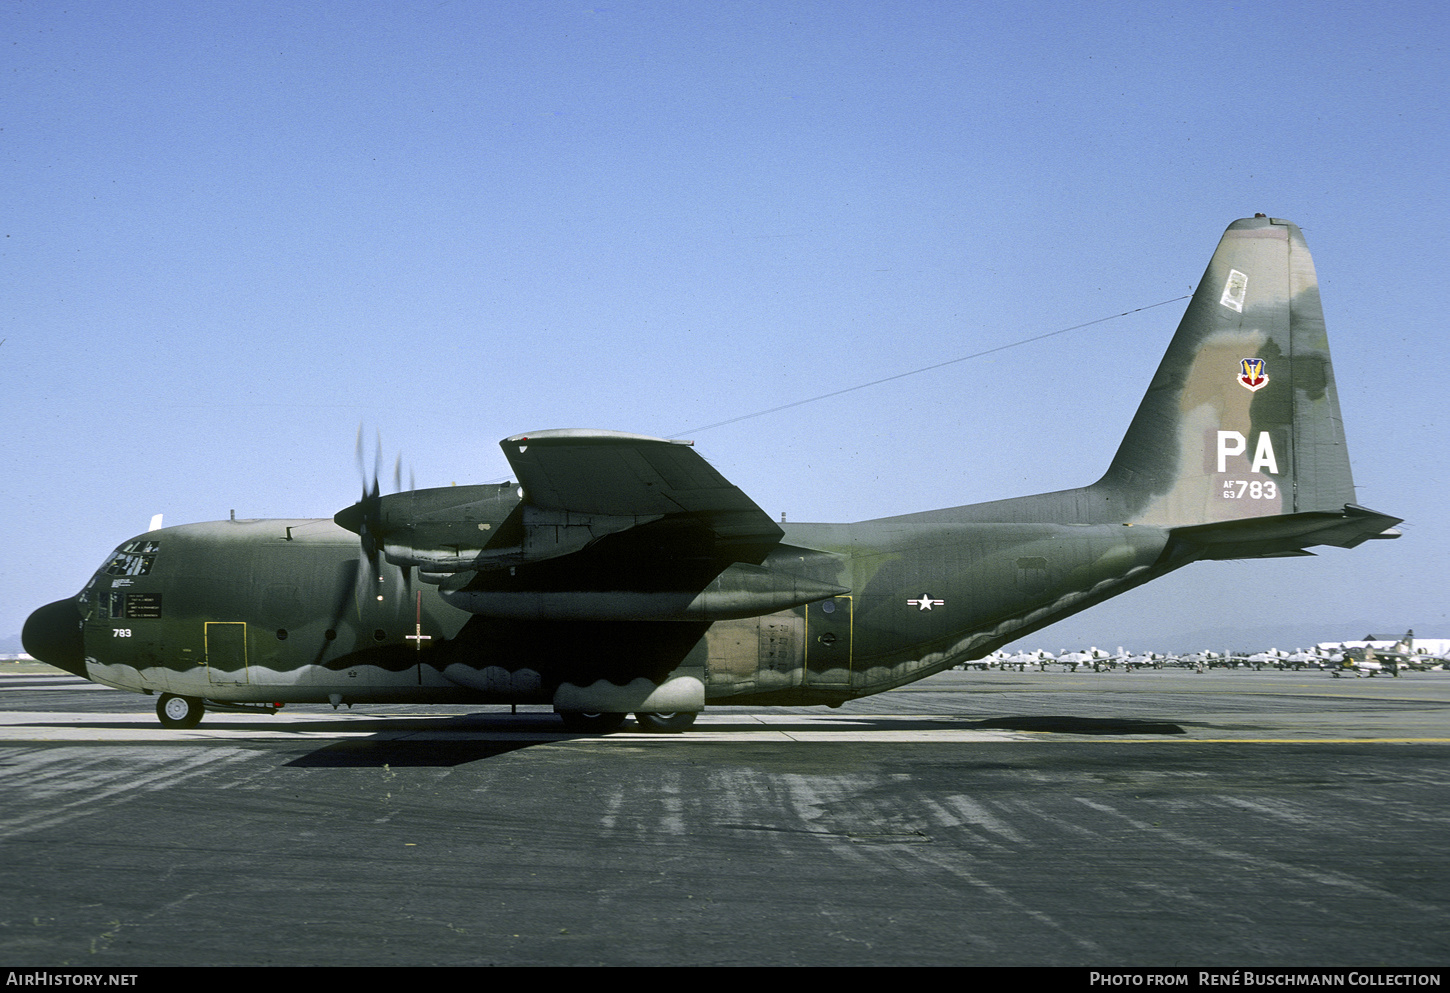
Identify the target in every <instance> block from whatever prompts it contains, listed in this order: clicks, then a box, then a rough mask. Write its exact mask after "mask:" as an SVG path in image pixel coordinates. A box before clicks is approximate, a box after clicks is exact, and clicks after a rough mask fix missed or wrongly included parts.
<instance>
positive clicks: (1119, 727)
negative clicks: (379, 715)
mask: <svg viewBox="0 0 1450 993" xmlns="http://www.w3.org/2000/svg"><path fill="white" fill-rule="evenodd" d="M369 723H371V722H369ZM379 723H380V724H382V725H386V724H388V722H387V720H386V719H380V720H379ZM841 724H842V727H841V730H843V731H844V730H847V729H849V730H851V731H854V732H858V733H859V732H863V731H865V732H867V733H869V732H870V731H871V730H879V731H894V732H902V731H940V730H946V729H950V730H983V731H1035V732H1042V733H1049V734H1054V733H1055V734H1079V735H1123V734H1153V735H1171V734H1184V733H1186V732H1185V731H1184V729H1183V727H1182V726H1180V725H1178V724H1172V723H1168V722H1164V721H1139V720H1129V719H1125V718H1115V717H1071V716H1055V717H1000V718H993V719H991V720H985V721H962V720H960V719H957V718H949V717H932V718H925V717H924V718H920V719H912V720H904V721H903V720H902V719H900V718H892V719H890V720H882V719H874V718H871V717H849V718H848V717H844V716H843V717H842V718H841ZM710 727H711V729H712V730H715V731H729V730H732V729H733V730H740V731H760V730H771V731H779V732H782V733H789V732H792V731H795V732H801V731H812V732H816V733H820V732H822V731H829V730H830V725H829V723H827V724H822V723H821V722H819V721H810V722H805V721H802V722H800V723H794V722H772V723H770V724H769V725H764V726H762V725H760V724H757V723H755V722H753V721H752V722H744V721H742V722H741V723H739V724H735V725H732V724H719V723H716V724H711V725H710ZM347 729H348V730H349V731H357V730H360V728H359V727H358V725H357V724H356V723H351V722H350V723H349V724H348V725H347ZM308 730H312V731H317V730H323V728H321V727H319V726H318V725H316V724H314V725H310V726H309V728H308ZM417 730H419V731H427V732H430V733H431V736H430V737H428V738H426V739H410V738H398V737H392V736H391V735H395V734H396V733H397V727H396V725H395V724H394V725H393V726H391V727H380V728H378V731H379V733H380V734H382V735H385V736H387V737H378V738H370V739H369V738H362V739H353V740H349V741H342V742H335V743H333V744H330V745H327V746H325V747H323V748H320V749H318V750H317V751H315V752H310V753H308V754H307V755H304V756H301V757H299V758H296V759H294V760H292V761H291V762H288V763H287V765H289V766H292V767H297V768H339V767H381V766H383V765H388V766H395V767H400V768H401V767H407V766H454V765H463V764H466V763H469V762H476V761H480V760H482V759H490V758H494V757H496V756H498V755H504V754H507V753H509V752H514V751H518V750H520V749H523V748H529V747H532V746H535V745H544V744H553V743H557V742H560V741H569V740H575V739H580V738H586V739H587V738H590V737H595V736H592V735H579V734H568V733H565V732H562V731H559V730H558V727H557V722H556V721H555V720H554V719H553V717H552V716H551V715H547V714H538V715H507V716H502V717H501V716H500V715H493V714H468V715H462V716H458V717H450V718H443V719H440V720H438V721H429V722H427V727H426V728H418V729H417ZM449 732H456V733H459V735H460V736H459V737H456V738H454V737H450V736H449ZM687 733H688V732H687ZM464 734H467V735H469V736H468V737H463V736H462V735H464ZM479 734H483V735H499V734H507V735H509V737H508V738H506V739H505V738H497V737H487V738H479V737H474V736H475V735H479ZM513 735H527V737H518V738H515V737H513ZM534 735H540V737H534ZM655 737H656V738H657V739H658V740H660V741H661V742H662V743H665V742H668V741H670V740H671V739H673V738H674V736H673V735H657V736H655Z"/></svg>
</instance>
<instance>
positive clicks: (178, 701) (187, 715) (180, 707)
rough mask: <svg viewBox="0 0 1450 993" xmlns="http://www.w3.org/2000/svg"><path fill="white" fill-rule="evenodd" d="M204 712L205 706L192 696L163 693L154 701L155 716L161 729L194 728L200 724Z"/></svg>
mask: <svg viewBox="0 0 1450 993" xmlns="http://www.w3.org/2000/svg"><path fill="white" fill-rule="evenodd" d="M205 711H206V705H205V704H203V703H202V701H200V700H198V699H197V698H196V697H194V696H177V695H176V694H175V693H163V694H161V699H160V700H157V701H156V716H157V717H159V718H160V719H161V726H162V727H167V728H179V729H183V730H184V729H186V728H194V727H196V726H197V725H198V724H200V723H201V715H202V714H203V713H204V712H205Z"/></svg>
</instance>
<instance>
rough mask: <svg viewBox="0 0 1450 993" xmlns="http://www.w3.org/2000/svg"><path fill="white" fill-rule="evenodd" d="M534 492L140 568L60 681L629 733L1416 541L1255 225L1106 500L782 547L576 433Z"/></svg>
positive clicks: (714, 500)
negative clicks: (1178, 582)
mask: <svg viewBox="0 0 1450 993" xmlns="http://www.w3.org/2000/svg"><path fill="white" fill-rule="evenodd" d="M501 444H502V446H503V451H504V454H505V456H507V458H508V460H509V462H510V464H511V465H512V467H513V470H514V472H515V473H516V475H517V477H518V482H517V484H514V483H506V484H502V485H481V486H458V487H446V488H439V489H422V490H412V491H408V492H400V493H394V494H389V495H382V494H381V493H380V492H379V490H378V487H377V485H376V482H374V485H373V486H372V488H371V490H370V491H365V493H364V495H363V498H362V499H361V500H360V501H359V502H358V503H356V504H354V505H353V506H351V507H348V508H346V509H345V510H342V511H341V512H339V513H338V514H337V515H336V517H335V518H333V520H248V521H242V520H232V521H219V522H214V523H209V524H189V525H183V526H180V527H168V528H163V529H160V530H156V531H152V532H148V533H146V534H143V535H141V536H139V537H136V538H133V539H131V540H129V541H127V542H125V543H124V544H122V545H121V546H120V547H119V548H118V549H116V551H115V552H114V553H112V554H111V556H110V557H109V558H108V559H107V560H106V561H105V563H104V564H103V565H102V566H101V568H100V571H98V572H97V573H96V574H95V576H94V578H93V579H91V581H90V582H89V583H87V584H86V587H85V589H83V590H82V591H81V592H80V593H79V594H78V595H75V596H71V597H67V598H66V599H64V600H58V601H56V602H54V603H51V604H48V605H46V606H44V607H41V608H40V609H38V610H36V611H35V613H33V614H32V615H31V616H30V618H29V619H28V620H27V622H26V624H25V629H24V634H23V638H24V643H25V649H26V651H27V652H29V653H30V654H31V655H33V656H34V657H36V658H38V659H41V660H43V661H45V662H48V663H50V664H51V665H54V666H58V667H59V668H61V669H65V670H68V671H70V672H73V673H76V674H77V675H80V676H83V677H86V678H88V679H91V680H94V681H96V682H99V683H104V684H106V685H108V686H114V687H119V688H121V689H126V690H133V691H136V692H140V693H146V694H152V693H159V694H160V698H159V701H158V703H157V707H156V710H157V714H158V716H159V717H160V719H161V722H162V724H164V725H166V726H168V727H191V726H194V725H195V724H196V723H197V721H199V720H200V719H201V716H202V713H203V710H204V709H205V708H211V709H214V710H249V711H265V712H275V710H276V708H278V707H280V706H282V705H283V704H286V703H329V702H330V703H332V705H333V706H334V707H336V706H339V705H341V704H343V703H346V704H348V705H352V704H355V703H453V704H459V703H464V704H466V703H480V704H482V703H495V704H497V703H522V704H552V705H553V707H554V709H555V710H556V711H557V712H558V713H559V714H560V715H562V716H563V718H564V723H565V725H566V727H569V728H571V729H575V730H581V731H592V732H606V731H610V730H613V729H615V728H617V727H619V726H621V725H622V723H623V722H624V720H625V715H626V714H628V713H631V712H632V713H634V715H635V717H636V720H637V721H638V722H639V724H640V725H641V726H642V727H644V728H646V729H650V730H658V731H676V730H682V729H684V728H686V727H688V726H689V725H690V724H691V723H692V722H693V721H694V719H695V716H696V715H697V714H698V713H699V712H700V711H701V710H702V709H703V708H704V707H705V706H706V704H707V703H709V702H716V701H721V702H724V701H728V702H729V703H731V704H747V705H752V706H753V705H769V704H789V705H800V704H826V705H839V704H841V703H842V702H844V701H846V700H849V699H851V698H853V697H859V696H865V695H868V694H872V693H879V692H881V691H883V690H889V689H891V688H892V687H895V686H901V685H902V684H904V683H909V682H912V681H913V680H917V679H921V678H922V677H924V676H929V675H931V674H932V673H936V672H940V671H942V670H943V669H947V668H950V667H952V666H955V665H960V664H961V663H963V662H965V661H968V660H972V659H978V658H982V657H984V656H986V655H987V654H989V653H991V652H993V651H995V650H996V649H998V648H1000V647H1001V646H1003V645H1004V644H1007V643H1008V642H1011V641H1014V640H1016V639H1018V638H1021V637H1022V636H1024V635H1026V634H1028V633H1030V632H1032V631H1034V630H1037V629H1039V628H1042V627H1044V626H1046V625H1048V624H1051V623H1053V622H1054V621H1059V620H1061V619H1062V618H1064V617H1066V616H1068V615H1069V614H1072V613H1075V612H1076V611H1079V610H1082V609H1084V608H1086V607H1091V606H1093V605H1094V604H1097V603H1101V602H1102V601H1103V600H1106V599H1108V598H1109V597H1112V596H1115V595H1117V594H1119V593H1122V592H1124V591H1125V590H1130V589H1132V588H1134V587H1136V586H1140V585H1142V584H1143V583H1146V582H1148V581H1149V580H1151V579H1156V578H1157V577H1159V576H1162V575H1164V574H1166V573H1168V572H1171V571H1173V570H1175V569H1177V568H1179V567H1180V566H1184V565H1187V564H1188V563H1190V562H1194V561H1197V560H1199V559H1242V558H1263V557H1270V556H1285V555H1307V554H1311V553H1309V552H1307V551H1305V549H1306V548H1308V547H1310V546H1314V545H1335V546H1339V547H1345V548H1352V547H1354V546H1356V545H1358V544H1360V543H1361V542H1363V541H1365V540H1367V539H1370V538H1386V537H1396V536H1398V532H1397V531H1395V530H1393V525H1395V524H1397V523H1399V519H1398V518H1394V517H1390V516H1387V515H1385V514H1380V513H1376V512H1374V511H1371V510H1367V509H1365V508H1364V507H1361V506H1358V505H1357V504H1356V503H1355V493H1354V483H1353V480H1352V478H1351V476H1350V465H1349V456H1348V453H1347V452H1346V451H1345V441H1344V431H1343V427H1342V425H1341V423H1340V412H1339V399H1338V396H1337V394H1336V391H1335V384H1334V375H1333V372H1332V370H1331V368H1330V360H1329V348H1328V342H1327V339H1326V337H1325V329H1324V317H1323V312H1322V310H1321V308H1320V302H1319V287H1318V283H1317V280H1316V277H1315V272H1314V265H1313V262H1312V261H1311V260H1310V257H1309V252H1308V250H1307V248H1306V247H1305V244H1304V238H1303V235H1302V234H1301V233H1300V231H1299V228H1298V227H1296V226H1295V225H1293V224H1291V223H1289V222H1288V221H1284V220H1279V219H1277V218H1268V217H1264V216H1263V215H1258V216H1256V217H1253V218H1249V219H1244V220H1239V221H1235V222H1234V223H1233V224H1232V225H1230V226H1229V228H1228V230H1227V231H1226V232H1225V234H1224V236H1223V239H1222V240H1221V241H1220V242H1219V245H1218V249H1217V251H1216V252H1215V253H1214V255H1213V258H1212V260H1211V261H1210V262H1209V266H1208V270H1207V272H1205V274H1204V276H1203V281H1202V282H1201V283H1200V284H1199V286H1198V289H1197V292H1196V293H1195V294H1194V296H1193V300H1192V302H1191V303H1190V304H1189V305H1188V309H1187V311H1186V312H1185V314H1184V316H1183V320H1182V322H1181V324H1180V325H1179V327H1178V331H1177V333H1176V335H1175V336H1174V338H1173V340H1172V342H1171V343H1170V344H1169V346H1168V353H1167V355H1166V357H1165V358H1164V359H1163V361H1162V364H1161V365H1160V366H1159V367H1158V371H1157V374H1156V375H1155V376H1154V377H1153V379H1152V381H1151V382H1150V383H1149V385H1148V391H1147V395H1146V396H1145V397H1144V399H1143V401H1142V403H1141V405H1140V406H1139V408H1138V411H1137V414H1136V415H1135V416H1134V418H1133V421H1132V423H1131V424H1130V425H1129V427H1128V431H1127V435H1126V437H1125V438H1124V439H1123V441H1122V443H1121V446H1120V447H1119V449H1118V452H1117V454H1116V456H1115V457H1114V458H1113V461H1112V464H1111V465H1110V466H1109V467H1108V470H1107V472H1106V474H1104V475H1103V477H1102V478H1101V479H1099V480H1098V481H1097V482H1095V483H1093V484H1091V485H1089V486H1084V487H1080V488H1078V489H1069V490H1060V491H1057V492H1052V493H1041V494H1037V495H1035V496H1028V497H1022V498H1018V499H1010V500H996V501H992V502H989V503H980V504H974V505H970V506H964V507H954V508H950V509H946V510H935V511H928V512H925V513H915V514H909V515H907V516H904V517H891V518H884V519H881V520H872V521H864V522H861V523H857V524H790V525H783V524H777V523H775V522H774V521H772V520H771V519H770V517H769V516H768V515H767V514H766V513H765V512H764V511H763V510H761V509H760V508H759V507H758V506H756V504H755V503H754V502H752V501H751V500H750V498H749V497H747V496H746V495H745V494H744V493H743V492H741V491H740V490H739V489H737V488H736V487H734V486H732V485H731V484H730V483H729V482H728V481H727V480H726V479H725V478H724V477H723V476H721V474H720V473H719V472H717V471H716V470H715V469H714V468H713V467H712V466H710V465H709V463H707V462H706V461H705V460H704V459H703V458H701V457H700V456H699V455H698V454H697V453H696V451H695V450H694V448H692V447H690V445H689V443H686V442H675V441H669V440H665V439H661V438H650V437H644V436H641V435H634V434H622V433H618V432H612V431H583V430H562V431H561V430H553V431H539V432H533V433H529V434H519V435H514V436H513V437H510V438H506V439H505V440H504V441H503V442H502V443H501Z"/></svg>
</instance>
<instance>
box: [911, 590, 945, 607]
mask: <svg viewBox="0 0 1450 993" xmlns="http://www.w3.org/2000/svg"><path fill="white" fill-rule="evenodd" d="M906 603H907V605H908V606H911V607H915V608H916V609H917V610H930V609H931V608H933V607H940V606H942V605H943V604H944V603H946V601H945V600H933V599H932V598H931V597H930V596H929V595H927V594H926V593H923V594H922V595H921V599H920V600H908V601H906Z"/></svg>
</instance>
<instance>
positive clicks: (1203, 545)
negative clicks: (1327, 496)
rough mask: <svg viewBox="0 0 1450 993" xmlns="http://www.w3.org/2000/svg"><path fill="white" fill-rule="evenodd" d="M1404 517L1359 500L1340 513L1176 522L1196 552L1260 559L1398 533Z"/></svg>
mask: <svg viewBox="0 0 1450 993" xmlns="http://www.w3.org/2000/svg"><path fill="white" fill-rule="evenodd" d="M1398 523H1400V518H1398V517H1390V516H1389V515H1388V514H1380V513H1377V512H1375V511H1373V510H1369V509H1367V508H1365V507H1360V506H1356V505H1355V504H1352V503H1351V504H1345V506H1344V510H1343V511H1342V512H1340V513H1337V514H1335V513H1329V512H1326V511H1310V512H1308V513H1303V514H1283V515H1279V516H1275V517H1246V518H1240V519H1239V520H1233V521H1220V522H1218V523H1215V524H1199V525H1196V526H1193V527H1182V528H1174V529H1173V531H1172V532H1171V534H1172V536H1173V539H1174V541H1176V542H1180V543H1182V544H1183V545H1186V546H1188V547H1189V548H1190V549H1191V550H1192V551H1193V553H1194V555H1193V557H1194V558H1200V559H1256V558H1273V557H1281V556H1287V555H1295V554H1300V553H1302V552H1303V550H1304V549H1305V548H1308V547H1310V546H1313V545H1333V546H1335V547H1337V548H1354V547H1355V546H1356V545H1359V544H1361V543H1362V542H1365V541H1368V540H1370V539H1371V538H1396V537H1399V532H1398V531H1395V530H1394V526H1395V525H1396V524H1398Z"/></svg>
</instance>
